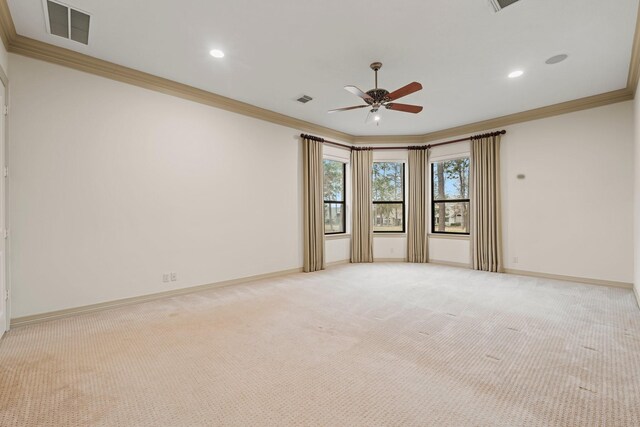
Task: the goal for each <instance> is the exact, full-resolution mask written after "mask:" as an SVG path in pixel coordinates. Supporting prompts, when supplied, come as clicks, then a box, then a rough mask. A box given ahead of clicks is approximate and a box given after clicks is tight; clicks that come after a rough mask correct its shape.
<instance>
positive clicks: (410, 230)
mask: <svg viewBox="0 0 640 427" xmlns="http://www.w3.org/2000/svg"><path fill="white" fill-rule="evenodd" d="M428 169H429V150H428V149H426V148H417V147H416V148H412V147H410V148H409V198H408V201H409V203H408V205H409V206H408V208H409V209H408V212H407V261H408V262H429V250H428V245H429V240H428V234H427V224H428V222H429V221H428V218H427V212H428V209H427V173H428V172H427V171H428Z"/></svg>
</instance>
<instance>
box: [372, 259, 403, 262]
mask: <svg viewBox="0 0 640 427" xmlns="http://www.w3.org/2000/svg"><path fill="white" fill-rule="evenodd" d="M373 262H407V259H406V258H374V259H373Z"/></svg>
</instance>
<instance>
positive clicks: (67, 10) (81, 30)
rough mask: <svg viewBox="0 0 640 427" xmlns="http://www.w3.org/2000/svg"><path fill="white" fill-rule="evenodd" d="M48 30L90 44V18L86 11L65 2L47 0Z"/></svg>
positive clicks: (55, 34) (56, 34)
mask: <svg viewBox="0 0 640 427" xmlns="http://www.w3.org/2000/svg"><path fill="white" fill-rule="evenodd" d="M46 5H47V7H46V9H45V10H46V11H47V30H49V33H51V34H53V35H54V36H60V37H64V38H65V39H70V40H73V41H76V42H78V43H83V44H87V45H88V44H89V20H90V19H91V17H90V16H89V15H88V14H86V13H85V12H81V11H79V10H77V9H73V8H71V7H69V6H67V5H65V4H62V3H57V2H54V1H51V0H46Z"/></svg>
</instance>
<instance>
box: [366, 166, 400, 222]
mask: <svg viewBox="0 0 640 427" xmlns="http://www.w3.org/2000/svg"><path fill="white" fill-rule="evenodd" d="M372 187H373V231H374V232H375V233H381V232H382V233H384V232H396V233H404V230H405V227H404V224H405V221H404V163H400V162H375V163H374V164H373V176H372Z"/></svg>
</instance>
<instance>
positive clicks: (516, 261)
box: [513, 256, 518, 264]
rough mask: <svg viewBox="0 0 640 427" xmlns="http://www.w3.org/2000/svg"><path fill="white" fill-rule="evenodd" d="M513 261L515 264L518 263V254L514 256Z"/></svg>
mask: <svg viewBox="0 0 640 427" xmlns="http://www.w3.org/2000/svg"><path fill="white" fill-rule="evenodd" d="M513 263H514V264H517V263H518V257H517V256H514V257H513Z"/></svg>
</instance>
